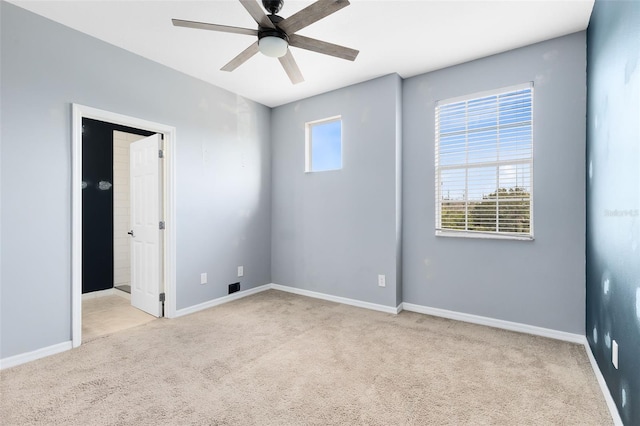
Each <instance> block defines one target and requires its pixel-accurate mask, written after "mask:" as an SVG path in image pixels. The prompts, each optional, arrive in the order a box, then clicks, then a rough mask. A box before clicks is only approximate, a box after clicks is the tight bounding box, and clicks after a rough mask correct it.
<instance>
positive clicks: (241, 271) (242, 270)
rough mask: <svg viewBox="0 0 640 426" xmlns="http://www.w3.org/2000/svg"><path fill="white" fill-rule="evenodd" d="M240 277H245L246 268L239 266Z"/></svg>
mask: <svg viewBox="0 0 640 426" xmlns="http://www.w3.org/2000/svg"><path fill="white" fill-rule="evenodd" d="M238 276H239V277H242V276H244V266H238Z"/></svg>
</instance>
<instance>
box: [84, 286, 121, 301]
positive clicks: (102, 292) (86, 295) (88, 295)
mask: <svg viewBox="0 0 640 426" xmlns="http://www.w3.org/2000/svg"><path fill="white" fill-rule="evenodd" d="M112 294H114V290H113V288H108V289H106V290H98V291H92V292H91V293H83V294H82V300H89V299H95V298H96V297H104V296H111V295H112Z"/></svg>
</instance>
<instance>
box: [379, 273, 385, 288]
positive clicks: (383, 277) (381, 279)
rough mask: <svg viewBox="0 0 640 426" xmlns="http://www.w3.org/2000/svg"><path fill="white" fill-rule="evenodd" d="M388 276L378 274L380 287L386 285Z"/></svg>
mask: <svg viewBox="0 0 640 426" xmlns="http://www.w3.org/2000/svg"><path fill="white" fill-rule="evenodd" d="M386 286H387V278H386V277H385V276H384V275H378V287H386Z"/></svg>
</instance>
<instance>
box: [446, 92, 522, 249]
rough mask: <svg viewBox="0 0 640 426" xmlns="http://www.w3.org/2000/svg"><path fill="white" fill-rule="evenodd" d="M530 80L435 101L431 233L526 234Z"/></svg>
mask: <svg viewBox="0 0 640 426" xmlns="http://www.w3.org/2000/svg"><path fill="white" fill-rule="evenodd" d="M532 112H533V84H532V83H527V84H524V85H520V86H515V87H509V88H505V89H499V90H496V91H492V92H484V93H481V94H475V95H470V96H467V97H462V98H455V99H447V100H443V101H439V102H438V103H437V105H436V153H435V166H436V167H435V168H436V191H435V192H436V234H437V235H454V236H455V235H459V236H489V237H498V238H500V237H504V238H524V239H530V238H532V237H533V217H532V215H533V200H532V182H533V123H532V119H533V116H532Z"/></svg>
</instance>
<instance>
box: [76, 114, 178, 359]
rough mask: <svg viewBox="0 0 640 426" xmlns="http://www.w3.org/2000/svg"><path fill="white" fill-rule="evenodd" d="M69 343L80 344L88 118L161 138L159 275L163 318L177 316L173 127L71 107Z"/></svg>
mask: <svg viewBox="0 0 640 426" xmlns="http://www.w3.org/2000/svg"><path fill="white" fill-rule="evenodd" d="M71 108H72V114H71V117H72V120H71V121H72V124H71V130H72V135H71V142H72V143H71V146H72V147H71V164H72V166H71V169H72V170H71V340H72V346H73V347H74V348H76V347H78V346H80V345H81V343H82V119H83V118H91V119H94V120H100V121H105V122H108V123H113V124H120V125H123V126H127V127H133V128H137V129H141V130H147V131H151V132H156V133H160V134H162V135H163V136H164V144H163V145H164V146H163V150H164V164H163V173H162V191H163V210H164V222H165V230H164V244H163V254H162V268H163V271H162V276H163V277H164V292H165V302H164V303H165V317H167V318H174V317H175V316H176V220H175V217H176V206H175V159H174V153H175V146H176V128H175V127H173V126H168V125H165V124H160V123H154V122H152V121H147V120H142V119H139V118H135V117H130V116H126V115H122V114H118V113H114V112H110V111H105V110H101V109H97V108H92V107H88V106H85V105H80V104H75V103H74V104H71Z"/></svg>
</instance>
